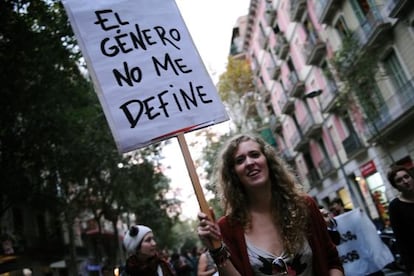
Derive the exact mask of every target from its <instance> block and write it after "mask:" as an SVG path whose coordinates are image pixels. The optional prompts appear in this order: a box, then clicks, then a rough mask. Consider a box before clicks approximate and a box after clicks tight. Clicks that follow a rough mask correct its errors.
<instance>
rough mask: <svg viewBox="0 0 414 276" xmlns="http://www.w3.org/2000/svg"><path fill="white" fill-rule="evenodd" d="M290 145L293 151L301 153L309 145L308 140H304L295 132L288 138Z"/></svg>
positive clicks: (300, 134)
mask: <svg viewBox="0 0 414 276" xmlns="http://www.w3.org/2000/svg"><path fill="white" fill-rule="evenodd" d="M290 143H291V145H292V146H293V149H294V150H295V151H302V150H303V149H304V148H305V147H306V145H307V144H308V143H309V140H308V139H306V138H305V137H304V136H303V135H302V133H301V132H300V131H296V132H295V133H294V134H293V135H292V137H290Z"/></svg>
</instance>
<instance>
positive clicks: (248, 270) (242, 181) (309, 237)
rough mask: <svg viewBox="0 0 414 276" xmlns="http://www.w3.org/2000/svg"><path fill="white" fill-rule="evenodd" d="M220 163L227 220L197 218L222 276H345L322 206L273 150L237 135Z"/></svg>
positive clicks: (205, 217)
mask: <svg viewBox="0 0 414 276" xmlns="http://www.w3.org/2000/svg"><path fill="white" fill-rule="evenodd" d="M217 160H218V164H217V167H216V174H217V180H218V182H219V183H217V184H218V185H217V186H218V188H219V191H220V193H221V197H220V198H221V199H222V204H223V207H224V210H225V213H226V215H225V216H224V217H222V218H220V219H219V220H218V222H217V223H215V222H214V221H211V220H209V219H208V216H207V215H206V214H204V213H199V216H198V218H199V220H200V222H199V226H198V228H197V231H198V234H199V236H200V238H201V240H202V242H203V243H204V245H205V246H206V247H207V248H209V250H210V254H211V255H212V257H213V259H214V260H215V262H216V264H217V266H218V268H219V272H220V275H231V276H235V275H318V276H325V275H331V276H334V275H343V269H342V266H341V262H340V260H339V257H338V252H337V250H336V247H335V245H334V244H333V243H332V242H331V240H330V238H329V235H328V232H327V229H326V225H325V222H324V219H323V217H322V216H321V214H320V212H319V208H318V206H317V205H316V204H315V202H314V201H313V199H311V198H310V197H309V196H307V195H306V194H304V193H303V192H302V191H301V190H300V188H299V185H298V183H297V182H296V179H295V177H294V175H293V174H292V172H290V171H289V169H288V167H287V166H286V165H285V163H284V162H283V161H282V160H281V159H280V158H279V157H278V156H277V154H276V152H275V150H274V149H273V148H272V147H271V146H270V145H269V144H267V143H266V142H264V141H263V140H262V139H261V138H259V137H256V136H251V135H237V136H236V137H234V138H232V139H230V140H229V141H228V142H227V143H226V145H225V146H224V148H223V149H222V151H221V154H220V156H219V157H218V159H217ZM217 245H218V246H217Z"/></svg>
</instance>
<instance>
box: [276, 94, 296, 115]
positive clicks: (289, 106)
mask: <svg viewBox="0 0 414 276" xmlns="http://www.w3.org/2000/svg"><path fill="white" fill-rule="evenodd" d="M278 104H279V107H280V110H282V113H283V114H286V115H291V114H292V113H293V111H294V110H295V100H294V99H293V98H290V97H288V96H286V95H285V94H284V95H283V96H282V97H280V99H279V100H278Z"/></svg>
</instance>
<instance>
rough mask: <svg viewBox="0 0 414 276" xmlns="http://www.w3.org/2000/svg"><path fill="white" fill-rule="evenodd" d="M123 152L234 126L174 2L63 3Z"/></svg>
mask: <svg viewBox="0 0 414 276" xmlns="http://www.w3.org/2000/svg"><path fill="white" fill-rule="evenodd" d="M63 4H64V6H65V9H66V12H67V14H68V16H69V19H70V22H71V25H72V28H73V30H74V32H75V35H76V37H77V39H78V43H79V45H80V47H81V50H82V53H83V56H84V57H85V59H86V61H87V65H88V70H89V73H90V74H91V76H92V79H93V82H94V86H95V90H96V93H97V94H98V97H99V100H100V102H101V105H102V107H103V110H104V112H105V116H106V118H107V121H108V123H109V126H110V128H111V131H112V134H113V136H114V138H115V141H116V144H117V147H118V150H119V151H120V152H127V151H131V150H134V149H137V148H140V147H144V146H147V145H149V144H151V143H153V142H156V141H159V140H162V139H166V138H169V137H171V136H175V134H177V133H179V132H185V131H189V130H195V129H199V128H202V127H206V126H208V125H212V124H216V123H220V122H223V121H226V120H228V116H227V113H226V111H225V108H224V106H223V104H222V103H221V101H220V98H219V96H218V93H217V90H216V87H215V86H214V84H213V82H212V81H211V79H210V77H209V75H208V73H207V70H206V69H205V66H204V64H203V62H202V60H201V58H200V55H199V54H198V52H197V49H196V47H195V45H194V43H193V41H192V39H191V37H190V34H189V32H188V30H187V28H186V26H185V23H184V21H183V19H182V17H181V14H180V12H179V9H178V7H177V5H176V3H175V2H174V0H99V1H85V0H63Z"/></svg>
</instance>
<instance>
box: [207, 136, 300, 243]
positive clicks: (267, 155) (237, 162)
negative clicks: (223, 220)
mask: <svg viewBox="0 0 414 276" xmlns="http://www.w3.org/2000/svg"><path fill="white" fill-rule="evenodd" d="M215 172H216V180H217V182H218V183H217V185H216V187H217V188H218V190H219V192H220V195H221V196H220V198H221V200H222V204H223V207H224V210H225V212H226V213H227V214H229V217H230V219H231V220H237V221H239V222H240V223H241V224H242V225H244V226H248V225H249V223H250V217H249V212H248V208H249V206H251V205H254V204H255V203H256V202H254V201H252V198H250V197H249V195H251V191H253V190H254V189H263V187H268V189H269V191H268V192H269V194H270V195H271V199H270V200H271V206H272V208H273V210H272V213H273V215H274V220H275V222H276V223H277V224H279V225H280V226H281V227H282V229H283V232H284V234H285V235H286V240H285V242H286V243H292V241H294V242H296V241H297V238H298V237H299V236H300V234H299V233H300V232H301V231H302V230H303V228H302V226H303V225H304V223H305V219H304V218H305V213H306V207H305V203H304V199H303V197H302V195H303V193H302V191H301V188H299V185H298V183H297V181H296V178H295V176H294V174H293V173H292V172H291V170H290V168H289V166H288V165H287V164H286V163H285V162H284V161H283V160H282V159H281V158H280V157H279V156H278V154H277V153H276V151H275V149H274V148H273V147H272V146H271V145H270V144H268V143H266V142H265V141H264V140H263V139H262V138H260V137H258V136H255V135H250V134H240V135H236V136H234V137H233V138H231V139H229V140H228V141H227V142H226V143H225V144H224V145H223V147H222V149H221V151H220V154H219V156H218V158H217V163H216V168H215ZM288 229H290V230H288ZM292 229H296V230H297V231H296V230H295V231H292Z"/></svg>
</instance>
